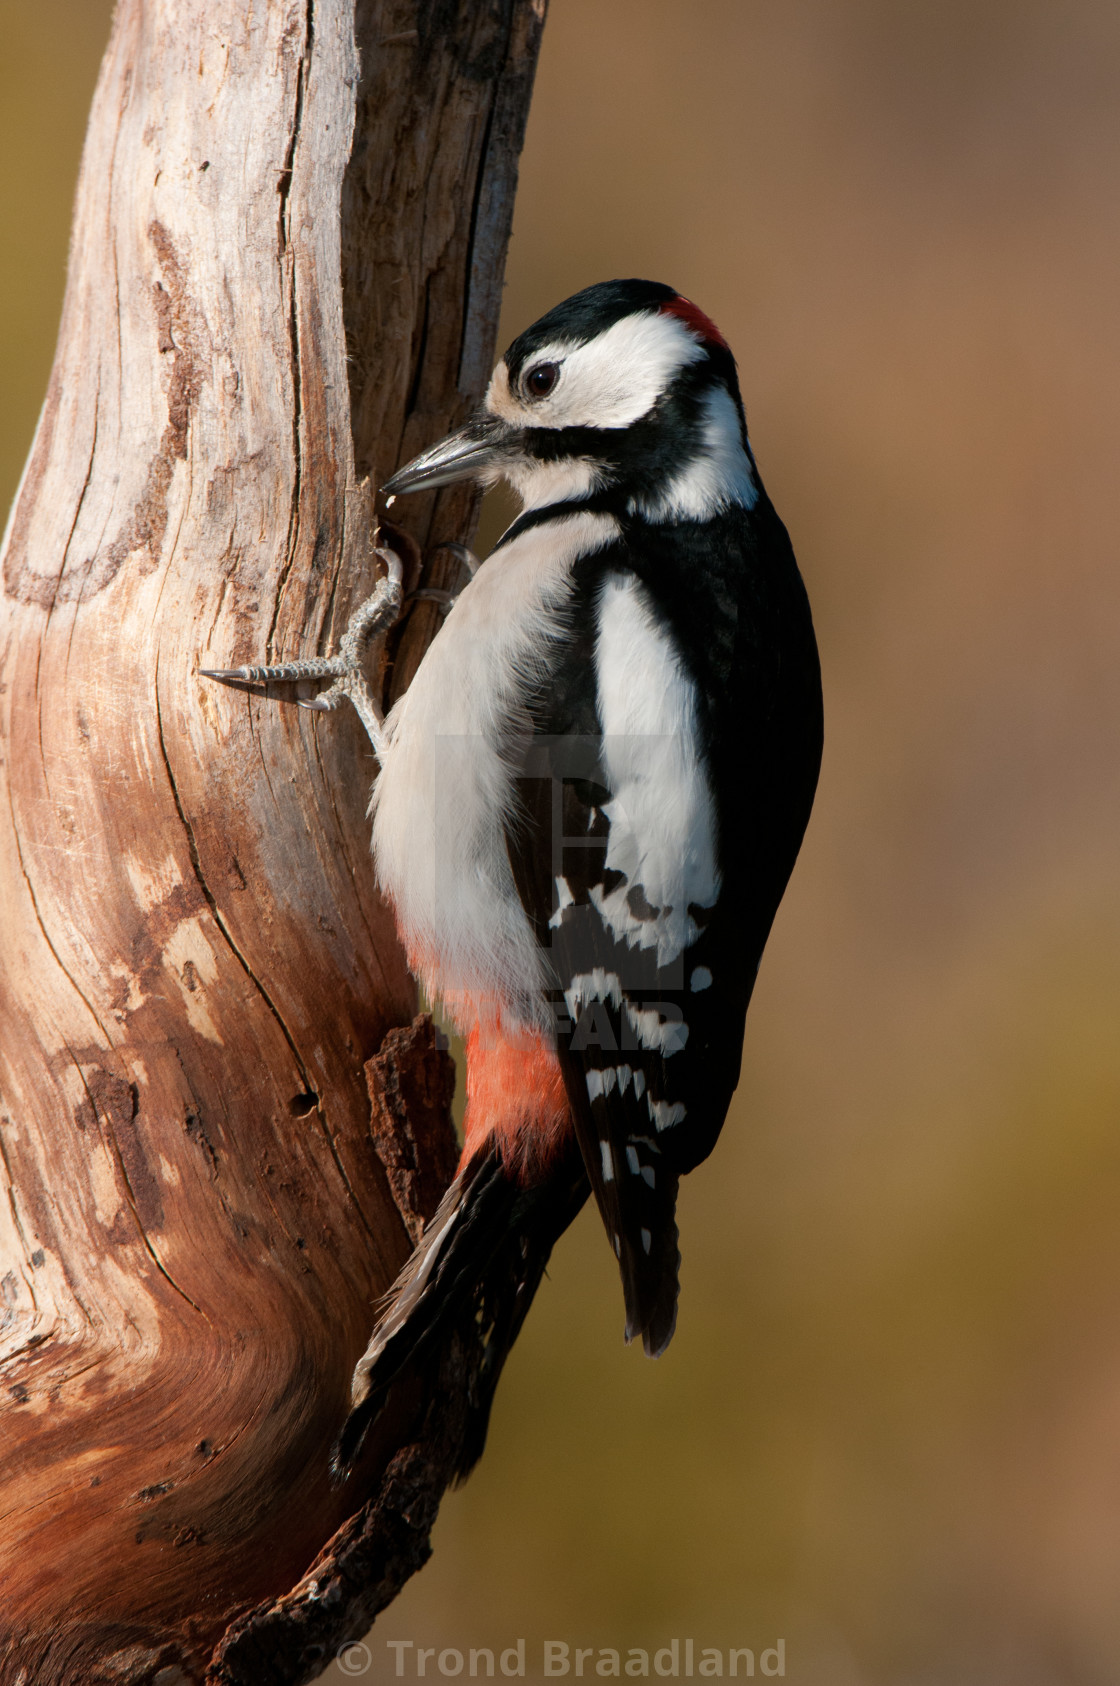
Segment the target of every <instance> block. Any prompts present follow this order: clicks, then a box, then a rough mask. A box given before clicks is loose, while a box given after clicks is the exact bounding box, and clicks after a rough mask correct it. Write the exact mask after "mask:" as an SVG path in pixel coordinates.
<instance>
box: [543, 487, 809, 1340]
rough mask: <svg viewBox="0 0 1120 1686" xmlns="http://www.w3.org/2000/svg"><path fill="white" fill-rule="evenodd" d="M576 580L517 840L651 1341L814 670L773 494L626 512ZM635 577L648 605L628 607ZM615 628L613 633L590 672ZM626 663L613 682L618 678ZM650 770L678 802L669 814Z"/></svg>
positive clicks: (775, 858)
mask: <svg viewBox="0 0 1120 1686" xmlns="http://www.w3.org/2000/svg"><path fill="white" fill-rule="evenodd" d="M576 581H577V591H576V599H575V603H574V606H573V609H572V613H571V617H570V633H569V635H568V636H567V637H566V638H565V639H563V640H562V641H560V642H559V643H558V645H557V648H556V650H555V651H554V656H553V660H552V662H551V664H550V671H549V675H548V679H547V681H546V682H545V683H544V684H543V685H542V686H541V687H540V689H539V692H538V693H537V695H536V697H535V698H534V700H533V703H532V706H531V713H532V726H533V734H534V735H533V739H532V744H531V747H530V749H529V750H528V752H527V754H526V756H525V760H524V763H523V778H522V780H521V784H520V795H521V813H520V817H519V822H518V823H517V825H516V826H515V828H514V830H513V833H512V835H511V836H510V838H509V848H510V857H511V861H512V863H513V869H514V875H515V879H516V882H517V885H518V890H519V893H520V895H521V899H522V902H523V904H524V906H525V908H526V911H527V912H528V914H529V916H530V919H531V920H532V922H533V925H534V928H535V931H536V934H537V938H538V941H539V942H540V943H541V945H542V947H543V948H544V949H546V951H547V952H548V954H549V957H550V964H551V973H552V978H553V988H552V990H551V1000H552V1005H553V1009H554V1012H555V1016H556V1026H557V1046H558V1050H559V1054H560V1059H561V1063H562V1066H563V1069H564V1074H565V1080H566V1083H567V1088H568V1094H569V1099H570V1101H571V1105H572V1111H573V1116H574V1119H575V1126H576V1131H577V1135H578V1138H579V1142H580V1147H581V1150H582V1152H583V1157H584V1160H585V1163H586V1167H587V1172H588V1176H589V1178H590V1181H591V1184H592V1187H593V1189H594V1191H595V1196H596V1200H597V1202H598V1205H599V1209H600V1212H601V1214H602V1216H603V1220H604V1223H605V1225H606V1228H607V1231H608V1234H609V1236H610V1237H611V1240H612V1243H613V1246H614V1249H615V1252H616V1254H617V1256H618V1259H619V1264H620V1268H621V1273H622V1280H623V1285H624V1290H625V1296H626V1308H627V1335H628V1337H632V1336H634V1335H636V1334H638V1333H641V1334H642V1336H643V1339H644V1342H645V1345H646V1348H647V1350H648V1351H650V1352H654V1353H656V1352H660V1351H662V1350H663V1349H664V1347H665V1345H666V1344H667V1343H668V1340H669V1338H670V1337H671V1335H672V1332H673V1326H674V1322H675V1315H676V1300H677V1291H678V1285H677V1270H678V1264H679V1255H678V1251H677V1231H676V1225H675V1220H674V1213H675V1204H676V1193H677V1186H678V1182H679V1178H680V1176H681V1175H682V1174H683V1173H684V1172H686V1171H688V1170H691V1169H692V1167H693V1166H695V1165H696V1164H698V1163H699V1162H700V1161H701V1160H702V1159H704V1158H705V1157H706V1156H707V1154H708V1153H709V1152H710V1151H711V1149H712V1147H713V1145H714V1143H715V1141H716V1138H717V1136H718V1134H719V1131H720V1128H721V1126H722V1124H723V1119H724V1116H725V1114H726V1111H727V1107H728V1104H729V1102H730V1099H731V1095H732V1093H733V1091H734V1088H735V1085H736V1083H737V1081H738V1075H739V1066H740V1059H741V1051H742V1037H743V1025H744V1019H745V1015H746V1009H747V1005H748V1002H749V999H750V994H751V990H752V988H753V984H754V978H755V975H756V972H757V968H758V963H759V960H760V958H761V954H762V948H763V945H764V943H765V941H766V937H767V934H768V932H769V929H770V925H771V923H772V921H773V917H774V913H775V911H776V909H777V905H778V902H779V900H780V897H781V894H782V891H783V890H784V888H785V884H786V881H787V879H788V876H789V873H790V871H791V870H792V867H793V862H794V859H795V857H796V854H797V849H798V846H799V844H800V841H801V836H802V833H803V831H804V827H805V824H806V822H807V819H808V814H809V809H810V806H811V803H812V796H813V791H814V789H815V784H816V777H817V770H818V767H819V761H820V744H821V723H820V720H821V709H820V674H819V667H818V665H817V658H816V647H815V643H814V641H813V634H812V624H811V620H810V617H809V611H808V604H807V601H806V599H805V594H804V589H803V587H802V585H801V581H800V577H799V575H798V573H797V568H796V564H795V562H794V560H793V554H792V551H791V549H790V546H789V541H788V538H787V537H786V534H785V530H784V528H783V527H782V526H781V523H780V522H779V521H778V519H777V517H776V516H775V515H774V513H773V510H772V508H771V506H770V505H769V504H768V503H767V502H766V501H765V499H763V500H762V501H761V503H760V506H759V507H758V508H757V509H756V510H755V511H753V512H750V513H749V514H748V512H746V511H737V512H735V513H733V514H728V515H727V516H725V517H722V518H719V519H717V520H715V521H713V522H708V523H695V524H692V526H691V527H688V526H687V525H686V527H685V529H684V530H683V532H682V529H681V528H680V527H677V528H675V529H673V530H672V531H667V530H665V529H657V528H655V527H652V526H644V527H638V528H635V527H634V526H633V525H632V526H631V528H630V530H629V532H628V533H627V536H626V539H625V540H624V541H623V542H622V543H621V544H619V545H616V546H615V547H613V548H612V550H611V551H609V552H603V553H600V554H599V555H598V556H596V557H592V558H588V559H587V560H586V561H585V562H584V563H583V564H581V565H580V566H579V567H578V568H577V570H576ZM627 593H629V597H630V598H631V599H632V600H633V601H632V602H631V604H630V609H628V610H627V612H626V613H624V614H622V615H621V618H620V616H619V614H618V612H617V606H618V604H619V603H621V602H623V600H624V599H625V598H626V595H627ZM634 603H637V604H640V605H641V608H642V613H641V614H636V613H634V612H632V611H633V607H634ZM612 605H614V607H612ZM609 615H613V616H614V631H613V633H610V632H609V629H608V626H607V617H608V616H609ZM607 636H613V637H614V639H615V649H614V653H613V656H612V658H611V660H610V661H609V662H605V663H604V664H603V666H602V669H601V671H600V672H599V673H597V671H596V651H597V647H598V646H600V645H601V643H602V641H603V639H604V638H605V637H607ZM650 636H652V637H653V639H654V643H658V642H659V643H660V645H661V650H660V654H658V653H657V652H656V651H654V650H653V645H651V655H650V657H649V659H648V660H647V659H645V658H639V657H638V656H636V655H635V651H634V646H635V644H636V643H641V641H642V640H644V639H646V638H648V637H650ZM620 638H621V642H620V641H619V640H620ZM666 648H668V650H669V651H670V653H671V658H672V662H673V663H675V664H676V668H677V669H678V670H679V674H680V675H681V676H683V680H684V681H685V682H686V683H687V685H688V686H689V687H691V695H692V700H693V705H694V706H693V707H692V708H691V712H689V710H687V709H678V710H677V711H676V713H675V714H673V712H672V711H671V710H670V716H671V718H672V720H674V721H675V728H674V729H675V732H676V739H677V740H678V741H677V749H678V751H679V754H678V758H677V759H678V764H679V766H680V767H685V768H686V773H687V767H686V764H689V763H691V765H692V769H693V774H694V775H695V776H694V777H693V779H692V782H691V784H690V783H689V779H688V777H687V776H686V773H682V774H680V775H679V776H677V775H674V774H673V773H672V770H671V769H670V770H669V771H668V772H667V771H666V769H665V767H664V766H662V767H658V765H657V759H658V756H659V754H660V753H661V750H660V749H659V748H658V745H659V743H660V741H661V740H660V737H659V735H658V732H659V731H660V728H661V727H662V726H664V724H665V721H664V719H660V720H659V719H658V713H657V703H658V698H659V696H662V695H663V694H664V693H665V692H666V691H667V690H671V689H672V688H673V685H674V684H675V682H676V681H675V680H674V678H673V674H672V672H671V671H670V669H669V668H668V667H666V665H665V649H666ZM659 662H660V666H659V665H658V663H659ZM624 669H625V670H626V672H625V674H624V682H623V691H622V695H621V697H619V696H615V697H614V699H613V701H612V699H611V698H609V697H605V696H604V694H603V689H604V683H605V679H604V675H607V676H609V675H611V674H618V673H620V672H622V671H623V670H624ZM631 683H632V684H633V685H634V686H635V687H636V688H637V689H638V690H640V689H641V687H642V686H643V685H644V686H646V687H647V689H648V691H649V707H648V710H647V716H648V718H649V719H650V720H652V722H653V724H654V725H655V726H656V727H657V728H658V732H655V733H653V734H652V735H650V736H649V737H648V739H647V738H643V736H642V734H640V733H639V734H638V736H637V737H636V738H635V739H634V740H633V742H632V745H631V749H632V753H630V754H629V756H628V757H627V756H626V755H623V756H622V757H621V758H620V757H619V755H618V754H616V753H614V752H613V749H612V745H613V744H614V739H613V737H612V735H611V730H610V728H611V719H610V716H611V714H612V712H613V713H614V714H615V715H619V713H620V711H621V715H622V716H624V717H627V718H629V719H633V718H637V719H638V720H639V722H640V721H641V720H642V719H643V718H644V716H643V711H642V707H641V706H640V701H639V705H638V706H637V707H636V709H635V710H632V711H631V712H630V714H629V715H628V713H627V710H628V704H627V693H626V690H625V686H626V685H630V684H631ZM616 689H617V687H616ZM604 725H605V726H606V727H607V735H606V737H604ZM643 757H644V758H645V760H646V762H648V765H645V763H644V761H643ZM620 759H621V762H623V763H625V766H624V768H623V776H622V777H621V778H620V776H619V768H620ZM670 759H671V758H670ZM643 768H644V770H645V772H647V773H648V779H647V785H648V787H649V788H647V789H646V791H645V793H644V795H643V792H642V789H641V781H642V778H643ZM627 779H629V780H630V783H629V784H628V785H627V783H626V781H627ZM635 781H636V783H635ZM697 781H699V782H697ZM651 790H652V791H653V792H654V793H655V794H656V793H657V792H661V793H662V794H663V795H664V799H665V801H666V803H667V804H668V805H669V809H670V810H671V811H669V812H667V813H666V814H664V815H659V813H658V811H657V808H656V805H653V806H651V804H650V802H649V800H648V799H647V798H648V797H649V795H650V792H651ZM705 792H706V795H707V798H709V799H710V801H709V803H708V806H707V807H705V795H704V793H705ZM674 804H675V810H674ZM643 829H644V831H645V832H646V833H648V834H649V835H647V836H645V837H643V836H642V835H641V834H642V832H643ZM705 829H707V831H709V832H710V836H705V835H703V833H704V832H705ZM674 840H675V844H676V846H677V848H678V851H679V854H680V857H681V861H682V862H683V863H684V865H683V868H682V872H681V873H678V874H677V876H676V878H675V879H674V880H673V882H674V884H675V886H676V891H680V889H681V888H682V886H683V887H684V889H685V891H686V894H685V895H684V896H683V897H682V896H680V895H679V894H677V893H675V892H674V894H673V895H672V896H671V897H667V896H666V894H665V885H666V883H667V882H668V881H669V879H671V878H672V867H671V865H670V867H669V868H666V866H665V863H664V861H662V862H661V864H660V866H658V862H657V859H656V857H657V853H658V847H660V848H661V852H662V854H664V851H665V845H666V841H668V844H669V845H673V843H674ZM705 848H709V849H710V851H711V853H712V855H713V857H714V861H715V867H716V872H715V877H714V881H713V880H712V876H711V874H708V875H707V876H706V874H705V871H704V866H703V858H702V857H703V854H704V849H705ZM670 852H671V849H670ZM667 873H668V877H667ZM690 884H691V885H692V886H693V887H694V888H698V893H697V896H696V898H695V900H689V899H688V893H687V892H688V887H689V885H690ZM673 902H676V903H677V905H675V906H674V905H671V904H672V903H673Z"/></svg>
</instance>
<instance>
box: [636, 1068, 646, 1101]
mask: <svg viewBox="0 0 1120 1686" xmlns="http://www.w3.org/2000/svg"><path fill="white" fill-rule="evenodd" d="M645 1092H646V1074H645V1072H644V1071H636V1072H635V1073H634V1099H635V1100H636V1101H640V1100H641V1098H642V1096H643V1095H644V1094H645Z"/></svg>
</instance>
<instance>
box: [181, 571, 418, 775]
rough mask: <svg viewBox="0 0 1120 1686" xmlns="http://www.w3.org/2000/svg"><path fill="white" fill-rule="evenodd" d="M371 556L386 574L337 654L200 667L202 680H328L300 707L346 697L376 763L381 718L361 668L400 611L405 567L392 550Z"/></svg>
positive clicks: (332, 704) (322, 708) (326, 705)
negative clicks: (266, 664)
mask: <svg viewBox="0 0 1120 1686" xmlns="http://www.w3.org/2000/svg"><path fill="white" fill-rule="evenodd" d="M375 555H377V556H379V557H380V559H381V561H382V562H384V564H385V570H386V571H385V573H384V575H383V576H382V578H381V579H380V580H378V582H377V585H376V586H375V587H374V589H373V591H372V592H371V593H370V595H369V596H368V597H367V598H366V599H365V601H364V602H363V603H359V605H358V607H357V608H356V609H355V610H354V613H353V614H352V615H351V617H350V622H349V625H348V626H347V628H346V631H345V632H344V633H343V635H342V639H341V641H340V643H339V646H338V652H337V654H335V655H333V656H310V657H308V658H307V659H306V660H304V661H296V662H281V663H279V664H277V665H275V666H272V667H222V668H203V669H202V670H201V672H202V677H203V678H204V679H220V680H223V681H225V682H227V683H228V682H231V681H232V682H234V683H238V682H239V683H241V684H251V685H268V684H279V685H283V684H291V683H294V682H295V681H296V680H299V679H330V680H331V681H332V683H331V684H330V685H329V686H328V688H327V689H326V690H325V691H321V692H320V693H319V695H318V696H317V697H310V698H307V699H306V700H304V699H301V700H300V705H299V706H300V707H301V708H307V709H312V710H315V711H317V712H326V711H328V710H330V709H332V708H337V707H338V705H339V703H340V702H342V701H344V700H345V699H346V698H349V700H350V701H351V702H352V703H353V705H354V707H355V708H356V709H357V711H358V718H359V719H360V720H361V722H362V725H363V726H364V727H365V729H366V732H367V733H368V734H369V740H370V742H371V743H372V745H373V747H374V751H375V753H376V755H377V758H378V760H379V761H381V760H383V759H384V757H383V754H382V752H383V750H384V748H385V731H384V726H385V717H384V715H383V714H382V712H381V709H380V707H379V706H378V703H377V700H376V698H375V697H374V694H373V691H372V690H371V688H370V683H369V680H368V679H367V677H366V672H365V667H364V665H363V661H364V657H365V654H366V651H367V649H368V648H369V645H370V643H371V641H372V640H373V639H374V638H375V637H376V636H377V635H378V634H379V633H384V632H387V631H388V630H389V628H390V627H391V626H392V625H393V623H394V622H395V621H396V619H397V616H398V615H399V614H400V611H401V596H402V581H403V577H404V568H403V564H402V562H401V559H400V557H399V556H398V555H397V554H396V552H395V551H392V550H386V549H378V550H377V551H375Z"/></svg>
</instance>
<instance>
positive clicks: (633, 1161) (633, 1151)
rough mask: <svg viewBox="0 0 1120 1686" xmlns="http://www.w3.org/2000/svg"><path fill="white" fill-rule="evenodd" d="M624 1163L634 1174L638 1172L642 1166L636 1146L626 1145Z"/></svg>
mask: <svg viewBox="0 0 1120 1686" xmlns="http://www.w3.org/2000/svg"><path fill="white" fill-rule="evenodd" d="M626 1163H627V1164H628V1165H629V1167H630V1169H631V1171H633V1173H634V1175H635V1176H637V1175H638V1174H639V1172H640V1171H641V1169H642V1167H641V1163H640V1161H639V1159H638V1150H637V1148H636V1147H628V1148H627V1149H626Z"/></svg>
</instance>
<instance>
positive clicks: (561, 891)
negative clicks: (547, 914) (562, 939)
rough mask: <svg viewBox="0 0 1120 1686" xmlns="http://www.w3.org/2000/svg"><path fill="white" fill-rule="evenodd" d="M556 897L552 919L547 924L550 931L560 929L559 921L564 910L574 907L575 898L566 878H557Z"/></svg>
mask: <svg viewBox="0 0 1120 1686" xmlns="http://www.w3.org/2000/svg"><path fill="white" fill-rule="evenodd" d="M556 895H557V903H556V912H555V913H554V914H553V915H552V918H551V919H550V920H549V922H548V928H549V930H550V931H558V930H559V929H560V921H561V920H562V919H563V917H564V911H565V909H566V908H569V907H575V905H576V898H575V897H574V896H573V895H572V892H571V889H570V888H569V886H568V880H567V879H566V878H557V880H556Z"/></svg>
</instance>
